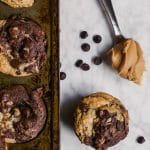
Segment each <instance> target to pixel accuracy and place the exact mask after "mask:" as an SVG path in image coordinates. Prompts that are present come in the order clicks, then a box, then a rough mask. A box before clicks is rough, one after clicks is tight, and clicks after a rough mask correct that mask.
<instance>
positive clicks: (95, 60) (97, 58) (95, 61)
mask: <svg viewBox="0 0 150 150" xmlns="http://www.w3.org/2000/svg"><path fill="white" fill-rule="evenodd" d="M93 63H94V64H95V65H100V64H101V63H102V58H101V57H94V58H93Z"/></svg>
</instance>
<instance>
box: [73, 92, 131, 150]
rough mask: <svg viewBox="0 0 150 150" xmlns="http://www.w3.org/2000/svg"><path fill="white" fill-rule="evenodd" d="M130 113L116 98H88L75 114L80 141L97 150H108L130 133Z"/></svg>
mask: <svg viewBox="0 0 150 150" xmlns="http://www.w3.org/2000/svg"><path fill="white" fill-rule="evenodd" d="M128 122H129V116H128V111H127V110H126V108H125V107H124V106H123V104H122V103H121V102H120V101H119V100H118V99H117V98H115V97H113V96H111V95H109V94H107V93H95V94H91V95H89V96H86V97H85V98H84V99H83V100H82V101H81V103H80V104H79V106H78V107H77V109H76V111H75V114H74V130H75V133H76V135H77V136H78V138H79V139H80V141H81V142H82V143H84V144H86V145H90V146H92V147H94V148H95V149H97V150H106V149H107V148H108V147H111V146H113V145H115V144H117V143H118V142H120V141H121V140H123V139H124V138H125V137H126V136H127V134H128V131H129V126H128Z"/></svg>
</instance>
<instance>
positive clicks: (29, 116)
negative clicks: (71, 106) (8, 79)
mask: <svg viewBox="0 0 150 150" xmlns="http://www.w3.org/2000/svg"><path fill="white" fill-rule="evenodd" d="M42 96H43V91H42V89H41V88H38V89H36V90H33V91H31V92H28V91H27V90H26V89H25V88H24V87H23V86H22V85H14V86H12V87H9V88H6V89H4V90H1V91H0V141H1V142H2V141H3V142H5V143H24V142H27V141H30V140H32V139H34V138H35V137H37V135H38V134H39V133H40V131H41V130H42V129H43V127H44V124H45V121H46V108H45V104H44V102H43V100H42Z"/></svg>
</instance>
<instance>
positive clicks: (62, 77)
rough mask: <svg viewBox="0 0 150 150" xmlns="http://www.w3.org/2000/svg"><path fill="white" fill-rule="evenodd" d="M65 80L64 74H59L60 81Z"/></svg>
mask: <svg viewBox="0 0 150 150" xmlns="http://www.w3.org/2000/svg"><path fill="white" fill-rule="evenodd" d="M65 79H66V73H65V72H60V80H65Z"/></svg>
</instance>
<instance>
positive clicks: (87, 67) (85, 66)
mask: <svg viewBox="0 0 150 150" xmlns="http://www.w3.org/2000/svg"><path fill="white" fill-rule="evenodd" d="M80 68H81V69H82V70H84V71H88V70H90V66H89V65H88V64H86V63H83V64H82V65H81V66H80Z"/></svg>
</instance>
